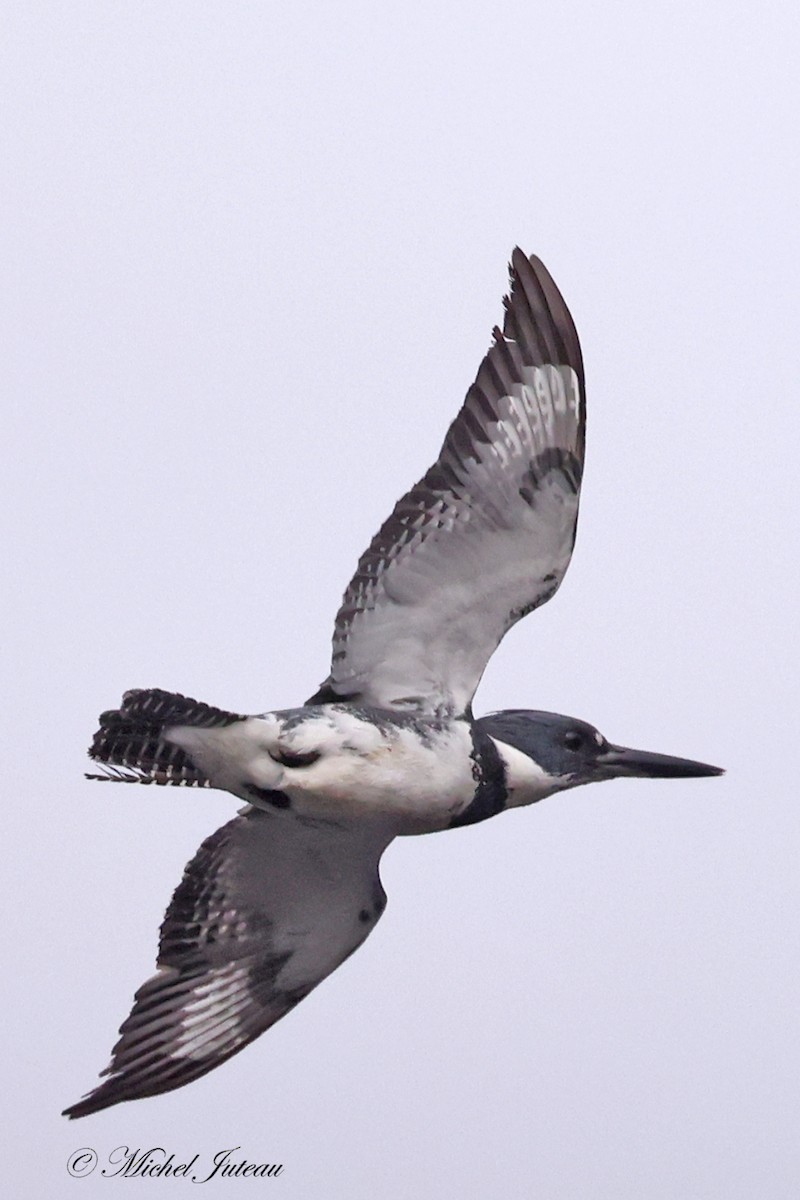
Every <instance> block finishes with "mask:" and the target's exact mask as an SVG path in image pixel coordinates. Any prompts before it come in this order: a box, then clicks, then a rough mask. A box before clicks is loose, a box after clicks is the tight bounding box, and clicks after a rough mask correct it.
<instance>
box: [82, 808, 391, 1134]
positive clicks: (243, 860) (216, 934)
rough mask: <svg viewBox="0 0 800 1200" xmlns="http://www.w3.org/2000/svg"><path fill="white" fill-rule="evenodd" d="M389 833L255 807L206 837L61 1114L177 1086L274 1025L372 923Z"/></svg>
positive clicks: (379, 902) (379, 906) (381, 898)
mask: <svg viewBox="0 0 800 1200" xmlns="http://www.w3.org/2000/svg"><path fill="white" fill-rule="evenodd" d="M390 840H391V835H390V834H384V833H383V832H382V831H379V830H377V829H375V828H368V829H366V830H362V829H357V830H351V829H349V828H347V829H345V828H340V827H338V826H333V825H324V826H323V825H321V824H314V825H311V824H303V823H302V822H301V821H300V820H298V819H297V818H295V817H294V816H292V815H290V814H282V813H277V814H274V815H272V814H270V813H267V812H264V811H262V810H260V809H256V808H250V809H245V810H244V811H243V812H242V813H241V814H240V815H239V816H238V817H235V818H234V820H233V821H230V822H228V824H227V825H223V826H222V828H221V829H218V830H217V832H216V833H215V834H213V835H212V836H211V837H210V838H207V839H206V841H205V842H203V844H202V846H201V847H200V849H199V850H198V852H197V854H196V855H195V857H194V858H193V859H192V861H191V862H190V863H189V865H188V866H187V868H186V871H185V873H184V876H183V880H182V882H181V883H180V884H179V885H178V888H177V890H176V891H175V894H174V896H173V897H172V902H171V904H170V906H169V909H168V910H167V914H166V917H165V919H164V923H163V925H162V927H161V941H160V946H159V954H158V971H157V972H156V974H155V975H153V976H152V978H150V979H148V980H147V982H146V983H145V984H144V985H143V986H142V987H141V988H140V989H139V991H138V992H137V993H136V998H135V1001H134V1005H133V1010H132V1012H131V1014H130V1016H129V1017H128V1019H127V1020H126V1021H125V1023H124V1024H123V1026H122V1028H121V1029H120V1034H121V1035H122V1036H121V1037H120V1040H119V1041H118V1042H117V1045H116V1046H115V1047H114V1051H113V1056H112V1061H111V1064H110V1066H109V1067H107V1068H106V1070H105V1071H104V1072H103V1074H105V1075H108V1076H109V1078H108V1079H107V1080H106V1081H105V1082H104V1083H102V1084H100V1086H99V1087H97V1088H96V1089H95V1090H94V1091H93V1092H92V1093H90V1095H88V1096H87V1097H86V1098H85V1099H83V1100H80V1101H78V1103H77V1104H73V1105H72V1107H71V1108H68V1109H66V1112H65V1115H66V1116H70V1117H82V1116H86V1115H87V1114H88V1113H93V1112H96V1111H97V1110H98V1109H101V1108H106V1107H107V1106H108V1105H111V1104H117V1103H119V1101H121V1100H134V1099H137V1098H139V1097H142V1096H152V1095H154V1094H156V1093H157V1092H166V1091H170V1090H171V1089H172V1088H177V1087H181V1086H182V1085H183V1084H185V1083H189V1082H190V1081H191V1080H193V1079H197V1078H198V1076H200V1075H204V1074H205V1073H206V1072H207V1071H211V1070H212V1069H213V1068H214V1067H216V1066H219V1064H220V1063H222V1062H224V1061H225V1059H226V1058H230V1056H231V1055H232V1054H235V1053H236V1052H237V1050H241V1049H242V1048H243V1047H244V1046H246V1045H247V1044H248V1043H249V1042H251V1041H252V1040H253V1038H256V1037H258V1035H259V1034H260V1033H263V1032H264V1030H265V1029H268V1028H269V1026H270V1025H273V1024H274V1023H275V1022H276V1021H277V1020H279V1019H280V1017H282V1016H283V1015H284V1014H285V1013H287V1012H288V1011H289V1010H290V1009H291V1008H293V1007H294V1005H295V1004H297V1003H298V1001H300V1000H302V999H303V997H304V996H307V995H308V993H309V992H310V991H311V990H312V988H314V987H316V985H317V984H318V983H319V982H320V981H321V980H323V979H324V978H325V976H326V975H329V974H330V972H331V971H333V970H334V969H335V968H336V967H338V966H339V964H340V963H341V962H343V961H344V959H346V958H347V957H348V955H349V954H351V953H352V952H353V950H355V949H356V948H357V947H358V946H360V945H361V943H362V942H363V941H364V939H365V938H366V937H367V935H368V934H369V933H370V931H371V930H372V929H373V928H374V926H375V923H376V921H377V919H378V917H379V916H380V914H381V913H382V912H383V908H384V905H385V902H386V897H385V894H384V891H383V888H382V887H381V884H380V879H379V877H378V861H379V859H380V856H381V854H382V853H383V850H384V849H385V847H386V845H387V844H388V842H389V841H390Z"/></svg>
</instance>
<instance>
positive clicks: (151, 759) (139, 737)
mask: <svg viewBox="0 0 800 1200" xmlns="http://www.w3.org/2000/svg"><path fill="white" fill-rule="evenodd" d="M243 720H245V718H244V717H243V716H240V715H239V714H238V713H230V712H224V711H223V710H222V709H221V708H212V707H211V705H210V704H202V703H200V702H199V701H198V700H191V699H189V697H188V696H181V695H178V693H176V692H164V691H162V690H161V688H146V689H145V688H136V689H135V690H133V691H130V692H126V693H125V695H124V696H123V697H122V704H121V705H120V707H119V708H112V709H110V710H109V711H108V712H104V713H101V714H100V728H99V729H98V731H97V733H96V734H95V735H94V738H93V740H92V744H91V746H90V747H89V757H90V758H91V759H93V760H94V761H95V762H96V763H99V764H100V770H101V771H102V774H99V775H94V774H89V773H87V775H86V778H87V779H105V780H107V779H110V780H113V781H115V782H117V783H155V784H173V785H181V784H182V785H183V786H185V787H208V786H209V780H208V778H207V776H205V775H204V774H203V772H202V771H199V770H198V769H197V767H196V766H195V765H194V763H193V762H192V761H191V759H190V758H189V755H188V754H187V753H186V751H185V750H182V749H181V748H180V746H174V745H172V744H171V743H169V742H167V741H165V740H164V737H163V734H164V731H165V730H166V729H167V728H169V727H170V726H176V725H195V726H199V727H201V728H205V729H213V728H219V727H221V726H224V725H233V724H234V722H236V721H243Z"/></svg>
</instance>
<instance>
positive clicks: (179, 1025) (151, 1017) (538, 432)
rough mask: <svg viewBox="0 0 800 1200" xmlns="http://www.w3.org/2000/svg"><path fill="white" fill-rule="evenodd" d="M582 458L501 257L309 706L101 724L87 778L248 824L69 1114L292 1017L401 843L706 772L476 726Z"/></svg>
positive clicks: (339, 954) (377, 907) (164, 697)
mask: <svg viewBox="0 0 800 1200" xmlns="http://www.w3.org/2000/svg"><path fill="white" fill-rule="evenodd" d="M584 440H585V398H584V378H583V363H582V358H581V352H580V345H579V343H578V337H577V333H576V332H575V327H574V325H573V322H572V318H571V316H570V314H569V311H568V309H567V307H566V305H565V303H564V301H563V298H562V297H561V294H560V293H559V291H558V289H557V288H556V286H555V284H554V283H553V280H552V279H551V277H550V275H549V274H548V272H547V271H546V269H545V268H544V266H543V265H542V264H541V262H539V260H538V259H535V258H531V259H527V258H526V257H525V256H524V255H523V254H522V253H521V252H520V251H519V250H516V251H515V252H514V255H513V257H512V267H511V293H510V296H509V297H508V298H507V300H506V317H505V322H504V326H503V330H502V332H500V330H495V337H494V343H493V345H492V346H491V347H490V349H489V352H488V353H487V355H486V357H485V359H484V360H483V363H482V364H481V367H480V369H479V371H478V375H477V377H476V380H475V383H474V384H473V385H472V386H471V388H470V389H469V391H468V393H467V398H466V400H465V402H464V405H463V407H462V409H461V411H460V412H459V414H458V416H457V417H456V419H455V421H454V422H453V424H452V425H451V427H450V430H449V431H448V434H447V437H446V438H445V442H444V445H443V446H442V450H441V452H440V455H439V458H438V459H437V462H436V463H435V464H434V466H433V467H431V468H430V470H429V471H428V472H427V473H426V474H425V476H423V478H422V479H421V480H420V481H419V483H418V484H416V485H415V487H413V488H412V489H411V490H410V491H409V492H408V493H407V494H406V495H405V496H403V498H402V499H401V500H400V501H399V502H398V504H397V505H396V507H395V509H394V511H393V513H392V514H391V516H390V517H389V519H388V520H387V521H386V522H385V523H384V525H383V526H382V527H381V529H380V531H379V532H378V534H377V535H376V536H375V538H374V539H373V541H372V543H371V544H370V546H369V547H368V549H367V551H366V552H365V554H364V555H363V556H362V558H361V559H360V561H359V564H358V567H357V570H356V573H355V575H354V577H353V580H352V581H351V583H350V585H349V587H348V589H347V591H346V592H345V595H344V599H343V602H342V606H341V608H340V610H339V613H338V615H337V618H336V623H335V629H334V637H333V655H332V663H331V670H330V673H329V675H328V678H327V679H326V680H325V682H324V683H323V684H322V685H321V686H320V688H319V689H318V690H317V691H316V692H315V693H314V695H313V696H311V698H310V699H309V700H308V701H307V703H306V704H305V705H302V706H300V707H298V708H294V709H286V710H281V711H277V712H266V713H263V714H261V715H258V716H243V715H241V714H238V713H231V712H226V711H224V710H221V709H216V708H213V707H211V706H209V705H207V704H202V703H198V702H197V701H194V700H191V699H188V698H186V697H184V696H181V695H178V694H175V693H171V692H165V691H161V690H158V689H148V690H135V691H132V692H128V693H126V695H125V696H124V697H123V701H122V704H121V705H120V707H119V708H118V709H114V710H111V711H110V712H107V713H104V714H102V716H101V718H100V728H99V730H98V732H97V733H96V735H95V738H94V741H93V744H92V747H91V750H90V755H91V757H92V758H93V759H94V760H95V762H96V763H97V764H98V765H99V772H100V773H99V774H97V775H94V776H93V778H104V779H112V780H117V781H126V782H141V783H151V784H157V785H159V784H173V785H184V786H200V787H215V788H220V789H223V790H227V791H229V792H231V793H232V794H233V795H234V796H236V797H238V798H239V799H240V800H243V801H244V802H245V803H246V805H247V807H246V808H245V809H244V810H243V811H242V812H241V813H240V814H239V815H238V816H237V817H236V818H234V820H232V821H230V822H229V823H228V824H227V825H225V826H223V827H222V828H221V829H220V830H218V831H217V832H216V833H215V834H213V835H212V836H211V837H210V838H209V839H207V841H206V842H204V843H203V845H202V846H201V848H200V850H199V851H198V853H197V855H196V856H195V858H194V859H193V860H192V862H190V863H189V865H188V867H187V868H186V872H185V875H184V878H183V881H182V882H181V884H180V885H179V886H178V889H177V890H176V892H175V895H174V896H173V899H172V903H171V904H170V907H169V909H168V911H167V915H166V918H165V921H164V924H163V926H162V930H161V942H160V947H159V955H158V971H157V973H156V975H154V976H153V977H152V978H151V979H150V980H148V981H147V982H146V983H145V984H144V986H143V987H142V988H141V989H140V990H139V992H137V995H136V1001H135V1004H134V1007H133V1011H132V1012H131V1015H130V1016H129V1017H128V1019H127V1020H126V1022H125V1023H124V1024H123V1026H122V1029H121V1035H122V1036H121V1039H120V1041H119V1043H118V1044H117V1046H116V1047H115V1050H114V1056H113V1059H112V1063H111V1066H110V1067H109V1068H108V1071H107V1072H106V1073H107V1074H108V1075H109V1079H108V1080H107V1081H106V1082H104V1083H103V1084H101V1085H100V1086H99V1087H98V1088H97V1089H96V1090H95V1091H94V1092H93V1093H92V1094H91V1095H90V1096H89V1097H87V1098H86V1099H85V1100H83V1101H80V1102H79V1103H78V1104H76V1105H73V1106H72V1108H70V1109H68V1110H67V1113H68V1115H70V1116H82V1115H85V1114H87V1113H90V1112H93V1111H96V1110H97V1109H99V1108H103V1107H105V1106H106V1105H109V1104H114V1103H117V1102H118V1101H121V1100H127V1099H134V1098H137V1097H141V1096H147V1095H152V1094H154V1093H156V1092H161V1091H166V1090H169V1089H171V1088H174V1087H178V1086H180V1085H181V1084H183V1083H187V1082H189V1081H190V1080H191V1079H194V1078H196V1077H197V1076H199V1075H202V1074H204V1073H205V1072H206V1071H209V1070H211V1069H212V1068H213V1067H215V1066H217V1065H218V1064H219V1063H221V1062H222V1061H224V1060H225V1059H226V1058H228V1057H230V1055H231V1054H234V1053H235V1052H236V1051H237V1050H240V1049H241V1048H242V1047H243V1046H244V1045H246V1044H247V1043H248V1042H249V1041H251V1040H252V1039H253V1038H254V1037H256V1036H257V1035H258V1034H259V1033H261V1032H263V1030H265V1029H266V1028H268V1027H269V1026H270V1025H271V1024H273V1023H274V1022H275V1021H276V1020H277V1019H278V1018H279V1017H280V1016H282V1015H283V1014H284V1013H285V1012H287V1011H288V1010H289V1009H290V1008H291V1007H293V1006H294V1004H296V1003H297V1002H298V1001H299V1000H300V999H302V998H303V996H305V995H307V994H308V992H309V991H310V990H311V989H312V988H313V987H314V986H316V984H317V983H319V982H320V981H321V980H322V979H323V978H324V977H325V976H326V975H327V974H329V973H330V971H332V970H333V969H334V968H335V967H336V966H338V965H339V963H341V962H342V961H343V959H345V958H346V957H347V956H348V955H349V954H351V953H352V952H353V950H354V949H355V948H356V947H357V946H359V945H360V944H361V942H362V941H363V940H364V938H365V937H366V936H367V934H368V933H369V932H370V931H371V929H372V928H373V927H374V925H375V922H376V921H377V919H378V917H379V916H380V914H381V912H382V911H383V907H384V904H385V896H384V893H383V889H382V887H381V885H380V880H379V877H378V863H379V860H380V857H381V855H382V853H383V851H384V850H385V848H386V846H387V845H388V844H389V843H390V842H391V841H392V839H393V838H394V837H396V836H401V835H409V834H420V833H433V832H437V831H441V830H445V829H450V828H454V827H458V826H461V825H466V824H472V823H475V822H478V821H482V820H486V819H487V818H489V817H492V816H495V815H496V814H498V813H500V812H502V811H503V810H504V809H506V808H513V807H521V806H524V805H528V804H532V803H535V802H536V801H538V800H541V799H542V798H543V797H545V796H547V795H550V794H552V793H554V792H558V791H562V790H565V789H567V788H571V787H576V786H579V785H581V784H585V783H591V782H599V781H601V780H603V779H612V778H616V777H618V776H620V775H640V776H670V775H673V776H691V775H708V774H718V773H719V772H718V769H717V768H715V767H709V766H706V765H705V764H702V763H695V762H692V761H689V760H685V759H677V758H671V757H669V756H666V755H656V754H649V753H646V752H639V751H631V750H623V749H621V748H619V747H616V746H613V745H611V744H610V743H609V742H607V741H606V739H605V738H604V737H603V736H602V735H601V734H600V733H598V732H597V731H596V730H595V729H593V728H592V727H591V726H589V725H586V724H585V723H584V722H582V721H577V720H575V719H573V718H569V717H561V716H558V715H556V714H552V713H546V712H538V711H530V710H507V711H505V712H500V713H495V714H490V715H489V716H485V717H479V718H477V719H476V718H475V717H474V716H473V712H472V699H473V696H474V693H475V690H476V688H477V686H478V683H479V682H480V678H481V675H482V673H483V670H484V668H485V666H486V663H487V662H488V660H489V658H490V656H491V654H492V653H493V651H494V650H495V648H496V646H497V645H498V643H499V642H500V640H501V638H502V637H503V635H504V634H505V633H506V632H507V630H508V629H509V628H510V627H511V625H513V624H514V623H515V622H516V621H517V620H519V619H520V618H521V617H522V616H524V615H525V614H526V613H528V612H530V611H531V610H532V609H534V608H537V607H538V606H539V605H541V604H543V603H544V602H545V601H546V600H548V599H550V597H551V596H552V595H553V594H554V592H555V591H556V589H557V588H558V586H559V584H560V583H561V580H562V579H563V577H564V574H565V572H566V569H567V566H568V564H569V560H570V557H571V554H572V547H573V543H574V539H575V528H576V523H577V515H578V499H579V494H580V483H581V478H582V472H583V452H584Z"/></svg>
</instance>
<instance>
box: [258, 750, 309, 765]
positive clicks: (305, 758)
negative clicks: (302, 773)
mask: <svg viewBox="0 0 800 1200" xmlns="http://www.w3.org/2000/svg"><path fill="white" fill-rule="evenodd" d="M269 756H270V758H272V759H274V760H275V762H276V763H280V764H281V766H282V767H310V766H311V764H312V763H315V762H316V761H317V759H318V758H319V754H318V753H317V752H316V750H309V752H308V753H307V754H301V753H299V752H298V753H294V754H293V753H292V752H291V751H290V750H275V751H272V750H270V752H269Z"/></svg>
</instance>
